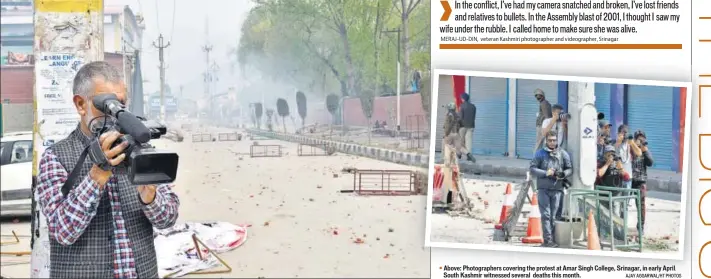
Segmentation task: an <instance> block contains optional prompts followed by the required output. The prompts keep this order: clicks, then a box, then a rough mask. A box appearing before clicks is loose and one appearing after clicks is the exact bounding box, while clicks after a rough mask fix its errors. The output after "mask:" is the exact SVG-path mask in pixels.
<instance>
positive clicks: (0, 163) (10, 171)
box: [0, 132, 33, 217]
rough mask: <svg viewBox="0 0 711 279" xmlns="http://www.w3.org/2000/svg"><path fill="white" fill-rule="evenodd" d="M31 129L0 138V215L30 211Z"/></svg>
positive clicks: (27, 213)
mask: <svg viewBox="0 0 711 279" xmlns="http://www.w3.org/2000/svg"><path fill="white" fill-rule="evenodd" d="M32 149H33V146H32V132H19V133H6V134H5V135H3V137H2V138H0V168H1V169H0V173H1V175H0V179H1V181H0V199H1V200H2V202H1V203H0V216H3V217H4V216H31V215H32Z"/></svg>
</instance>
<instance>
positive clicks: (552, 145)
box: [530, 132, 573, 248]
mask: <svg viewBox="0 0 711 279" xmlns="http://www.w3.org/2000/svg"><path fill="white" fill-rule="evenodd" d="M545 139H546V145H545V147H544V148H541V149H539V150H538V151H537V152H536V154H535V155H534V157H533V160H531V165H530V172H531V175H533V176H534V177H536V183H537V186H538V209H539V210H540V212H541V224H542V225H543V247H552V248H555V247H558V244H556V243H555V241H554V240H553V234H554V230H555V221H556V218H555V217H556V216H555V215H556V213H557V212H558V208H559V207H560V205H561V202H560V201H561V200H562V199H563V193H564V190H565V189H567V188H568V187H570V184H569V183H568V180H567V178H568V177H570V175H572V174H573V162H572V161H571V160H570V155H568V152H566V151H565V150H563V149H560V148H559V147H558V135H557V134H556V133H554V132H548V134H547V135H546V137H545Z"/></svg>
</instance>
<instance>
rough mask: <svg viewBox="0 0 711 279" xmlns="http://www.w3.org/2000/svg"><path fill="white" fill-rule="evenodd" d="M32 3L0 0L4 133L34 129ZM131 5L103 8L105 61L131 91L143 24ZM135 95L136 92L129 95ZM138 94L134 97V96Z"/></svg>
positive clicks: (0, 52)
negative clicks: (118, 71)
mask: <svg viewBox="0 0 711 279" xmlns="http://www.w3.org/2000/svg"><path fill="white" fill-rule="evenodd" d="M32 5H33V1H31V0H13V1H10V0H0V17H1V19H2V20H0V64H1V65H0V71H1V73H0V92H2V98H1V100H0V102H2V106H3V109H2V116H1V118H0V119H1V121H2V122H3V123H4V124H6V125H3V131H0V132H11V131H17V130H20V131H22V130H30V129H32V121H33V119H32V117H33V111H32V110H33V107H32V100H33V99H34V95H33V86H34V73H33V71H34V66H33V64H34V58H33V40H34V25H33V19H34V14H33V6H32ZM142 21H143V20H142V18H141V17H140V16H136V15H134V13H133V11H131V9H130V8H129V7H128V6H106V7H105V9H104V48H105V53H104V60H105V61H107V62H108V63H110V64H112V65H113V66H115V67H116V68H118V69H119V70H120V71H121V72H122V74H123V77H124V80H125V82H126V84H127V88H128V89H129V91H131V90H132V88H133V86H132V84H133V76H134V71H135V70H136V69H135V68H136V67H135V66H134V65H135V63H133V61H134V57H135V55H136V53H140V50H141V44H142V41H141V39H142V33H143V29H144V27H143V24H142ZM129 93H130V94H133V92H129ZM134 95H135V94H134Z"/></svg>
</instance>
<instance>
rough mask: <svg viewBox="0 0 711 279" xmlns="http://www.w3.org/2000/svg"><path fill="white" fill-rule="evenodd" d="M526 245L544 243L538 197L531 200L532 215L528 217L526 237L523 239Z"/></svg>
mask: <svg viewBox="0 0 711 279" xmlns="http://www.w3.org/2000/svg"><path fill="white" fill-rule="evenodd" d="M521 242H523V243H526V244H533V243H543V228H542V227H541V211H540V210H539V209H538V195H535V194H534V195H533V198H532V199H531V213H530V214H529V215H528V229H527V230H526V237H524V238H522V239H521Z"/></svg>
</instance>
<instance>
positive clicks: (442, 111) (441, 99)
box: [435, 75, 454, 152]
mask: <svg viewBox="0 0 711 279" xmlns="http://www.w3.org/2000/svg"><path fill="white" fill-rule="evenodd" d="M453 86H454V83H453V81H452V76H450V75H440V76H439V84H438V87H439V88H438V90H437V108H436V109H437V127H436V128H435V137H436V138H435V151H436V152H442V138H443V137H444V135H443V133H444V119H445V115H447V108H446V106H447V104H449V103H452V102H454V87H453Z"/></svg>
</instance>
